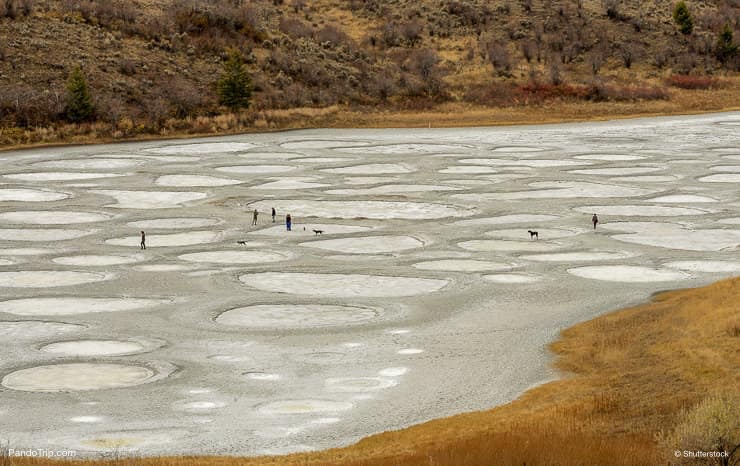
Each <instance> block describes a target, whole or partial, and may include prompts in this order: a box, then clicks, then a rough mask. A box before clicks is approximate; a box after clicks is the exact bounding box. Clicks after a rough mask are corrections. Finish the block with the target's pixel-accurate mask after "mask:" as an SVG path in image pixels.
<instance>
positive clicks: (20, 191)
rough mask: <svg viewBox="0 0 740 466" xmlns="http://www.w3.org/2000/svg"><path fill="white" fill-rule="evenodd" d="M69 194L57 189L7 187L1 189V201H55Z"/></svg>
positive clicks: (65, 197)
mask: <svg viewBox="0 0 740 466" xmlns="http://www.w3.org/2000/svg"><path fill="white" fill-rule="evenodd" d="M68 197H70V195H69V194H66V193H59V192H56V191H46V190H40V189H25V188H7V189H0V202H6V201H20V202H53V201H60V200H62V199H67V198H68Z"/></svg>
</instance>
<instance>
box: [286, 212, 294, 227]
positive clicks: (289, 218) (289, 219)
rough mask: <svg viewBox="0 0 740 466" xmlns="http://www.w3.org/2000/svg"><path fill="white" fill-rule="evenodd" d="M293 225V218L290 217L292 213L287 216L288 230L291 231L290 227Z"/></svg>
mask: <svg viewBox="0 0 740 466" xmlns="http://www.w3.org/2000/svg"><path fill="white" fill-rule="evenodd" d="M292 226H293V219H292V218H291V217H290V214H288V215H286V216H285V228H286V229H287V230H288V231H291V230H290V228H291V227H292Z"/></svg>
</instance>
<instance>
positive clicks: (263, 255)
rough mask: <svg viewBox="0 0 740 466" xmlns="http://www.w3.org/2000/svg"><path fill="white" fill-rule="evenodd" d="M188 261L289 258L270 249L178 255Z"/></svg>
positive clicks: (244, 261)
mask: <svg viewBox="0 0 740 466" xmlns="http://www.w3.org/2000/svg"><path fill="white" fill-rule="evenodd" d="M177 258H178V259H180V260H184V261H187V262H207V263H214V264H259V263H265V262H279V261H284V260H287V259H288V257H287V256H286V255H284V254H280V253H277V252H270V251H239V250H237V251H205V252H194V253H191V254H183V255H180V256H177Z"/></svg>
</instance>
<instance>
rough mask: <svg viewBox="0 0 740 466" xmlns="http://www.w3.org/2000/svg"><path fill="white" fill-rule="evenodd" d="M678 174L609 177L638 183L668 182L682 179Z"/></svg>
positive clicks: (610, 179) (614, 179)
mask: <svg viewBox="0 0 740 466" xmlns="http://www.w3.org/2000/svg"><path fill="white" fill-rule="evenodd" d="M680 178H681V177H680V176H677V175H638V176H618V177H615V178H609V181H626V182H637V183H666V182H670V181H676V180H678V179H680Z"/></svg>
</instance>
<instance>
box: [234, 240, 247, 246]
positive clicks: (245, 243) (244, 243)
mask: <svg viewBox="0 0 740 466" xmlns="http://www.w3.org/2000/svg"><path fill="white" fill-rule="evenodd" d="M236 244H241V245H242V246H246V245H247V242H246V241H237V242H236Z"/></svg>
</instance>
